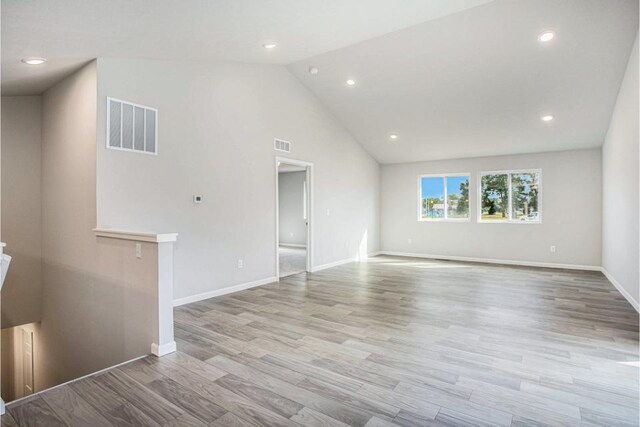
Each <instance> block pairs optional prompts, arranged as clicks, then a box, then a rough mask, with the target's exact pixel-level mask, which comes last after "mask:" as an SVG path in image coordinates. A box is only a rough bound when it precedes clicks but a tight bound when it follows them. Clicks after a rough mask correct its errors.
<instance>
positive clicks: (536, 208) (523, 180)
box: [478, 170, 542, 224]
mask: <svg viewBox="0 0 640 427" xmlns="http://www.w3.org/2000/svg"><path fill="white" fill-rule="evenodd" d="M541 184H542V171H540V170H523V171H499V172H483V173H481V174H480V180H479V197H478V203H479V209H478V221H479V222H487V223H489V222H514V223H519V224H524V223H540V222H541V219H542V217H541V210H540V192H541V188H542V185H541Z"/></svg>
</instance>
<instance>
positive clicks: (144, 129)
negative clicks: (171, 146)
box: [107, 98, 158, 154]
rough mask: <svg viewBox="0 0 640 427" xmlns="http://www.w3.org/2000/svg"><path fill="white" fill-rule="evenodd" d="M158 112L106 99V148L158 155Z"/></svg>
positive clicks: (141, 106) (117, 100)
mask: <svg viewBox="0 0 640 427" xmlns="http://www.w3.org/2000/svg"><path fill="white" fill-rule="evenodd" d="M157 115H158V110H155V109H153V108H149V107H145V106H143V105H137V104H132V103H130V102H125V101H120V100H119V99H114V98H107V148H112V149H115V150H125V151H135V152H140V153H147V154H158V149H157V144H156V142H157V141H156V140H157V135H156V131H157V122H156V118H157Z"/></svg>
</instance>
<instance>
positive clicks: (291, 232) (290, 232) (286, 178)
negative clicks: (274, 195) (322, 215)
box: [278, 172, 307, 246]
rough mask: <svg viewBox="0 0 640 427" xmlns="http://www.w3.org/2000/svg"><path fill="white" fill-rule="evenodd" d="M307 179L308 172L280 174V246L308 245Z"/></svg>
mask: <svg viewBox="0 0 640 427" xmlns="http://www.w3.org/2000/svg"><path fill="white" fill-rule="evenodd" d="M305 177H306V172H284V173H282V172H281V173H279V174H278V198H279V201H280V206H279V209H278V214H279V216H280V223H279V225H280V227H279V234H280V244H285V245H286V244H293V245H298V246H299V245H306V244H307V225H306V223H307V221H306V220H305V219H304V205H303V203H304V185H305Z"/></svg>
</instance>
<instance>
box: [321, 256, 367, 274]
mask: <svg viewBox="0 0 640 427" xmlns="http://www.w3.org/2000/svg"><path fill="white" fill-rule="evenodd" d="M358 260H359V259H358V257H352V258H345V259H341V260H339V261H334V262H329V263H327V264H322V265H318V266H315V267H313V270H312V272H313V273H315V272H317V271H321V270H326V269H327V268H333V267H338V266H339V265H344V264H349V263H351V262H357V261H358Z"/></svg>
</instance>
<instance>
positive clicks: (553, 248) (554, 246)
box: [549, 245, 556, 254]
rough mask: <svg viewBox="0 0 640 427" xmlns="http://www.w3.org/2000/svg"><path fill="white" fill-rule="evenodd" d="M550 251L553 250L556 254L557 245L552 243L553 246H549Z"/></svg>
mask: <svg viewBox="0 0 640 427" xmlns="http://www.w3.org/2000/svg"><path fill="white" fill-rule="evenodd" d="M549 252H551V253H554V254H555V253H556V245H551V246H550V247H549Z"/></svg>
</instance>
